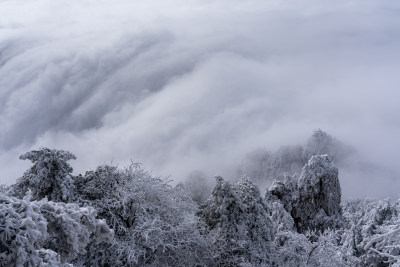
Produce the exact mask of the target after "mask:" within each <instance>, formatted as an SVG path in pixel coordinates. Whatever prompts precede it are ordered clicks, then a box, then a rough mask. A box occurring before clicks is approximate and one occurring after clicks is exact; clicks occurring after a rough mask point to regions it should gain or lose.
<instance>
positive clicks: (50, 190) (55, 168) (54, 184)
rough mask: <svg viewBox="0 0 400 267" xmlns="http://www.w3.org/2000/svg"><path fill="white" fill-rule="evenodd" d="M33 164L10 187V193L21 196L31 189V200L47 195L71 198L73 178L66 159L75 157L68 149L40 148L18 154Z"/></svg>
mask: <svg viewBox="0 0 400 267" xmlns="http://www.w3.org/2000/svg"><path fill="white" fill-rule="evenodd" d="M20 159H22V160H26V159H29V160H30V161H32V163H33V166H32V167H31V168H30V169H29V170H28V171H26V172H25V173H24V175H23V176H22V177H21V178H19V179H18V180H17V182H16V184H15V185H13V186H12V188H11V195H13V196H16V197H19V198H22V197H24V195H25V194H26V192H28V190H31V192H32V197H33V200H40V199H42V198H45V197H47V198H48V199H49V200H52V201H56V202H59V201H62V202H68V201H71V200H72V199H73V197H74V196H73V194H74V187H75V186H74V180H73V177H72V175H71V173H72V167H71V166H70V165H69V164H68V163H67V161H68V160H71V159H76V157H75V156H74V155H73V154H72V153H71V152H68V151H64V150H56V149H48V148H41V149H40V150H33V151H30V152H27V153H25V154H23V155H21V156H20Z"/></svg>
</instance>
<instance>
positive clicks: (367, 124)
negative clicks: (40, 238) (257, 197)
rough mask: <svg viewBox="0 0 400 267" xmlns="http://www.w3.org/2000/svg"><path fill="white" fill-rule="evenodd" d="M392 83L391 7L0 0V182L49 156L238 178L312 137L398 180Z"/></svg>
mask: <svg viewBox="0 0 400 267" xmlns="http://www.w3.org/2000/svg"><path fill="white" fill-rule="evenodd" d="M399 85H400V2H399V1H397V0H393V1H390V0H346V1H342V0H337V1H323V0H307V1H305V0H304V1H302V0H293V1H290V0H289V1H288V0H285V1H283V0H282V1H279V0H271V1H266V0H248V1H236V0H229V1H228V0H214V1H208V0H198V1H196V0H182V1H181V0H163V1H154V0H146V1H134V0H113V1H105V0H100V1H99V0H96V1H94V0H79V1H78V0H76V1H71V0H58V1H54V0H30V1H26V0H23V1H22V0H0V168H1V171H0V180H1V182H5V183H12V182H14V181H15V179H16V178H18V177H20V176H21V175H22V174H23V172H24V171H25V170H26V169H27V168H28V167H29V166H30V164H29V162H22V161H20V160H18V156H19V155H20V154H22V153H23V152H26V151H29V150H31V149H36V148H39V147H41V146H47V147H50V148H58V149H65V150H69V151H71V152H73V153H74V154H75V155H76V156H77V157H78V159H77V160H76V161H75V162H71V164H72V165H73V167H74V169H75V173H80V172H84V171H85V170H90V169H94V168H95V167H96V166H97V165H99V164H103V163H110V162H111V161H113V162H115V163H118V164H119V165H120V166H125V165H126V164H128V163H129V162H130V160H131V159H132V160H133V161H138V162H142V163H143V164H144V166H145V168H147V169H150V170H152V171H153V173H154V174H160V175H163V176H167V175H170V176H171V178H172V179H175V180H182V179H184V178H185V177H186V176H187V175H188V174H189V173H190V172H191V171H193V170H202V171H204V172H205V173H206V174H207V175H210V176H212V175H216V174H221V175H223V176H227V177H229V176H232V175H233V173H234V171H236V169H237V166H238V165H239V164H240V161H241V160H242V159H243V157H244V155H246V153H249V152H251V151H253V150H255V149H258V148H260V147H262V148H268V149H272V150H273V149H276V148H277V147H279V146H280V145H282V144H296V143H300V142H301V143H303V142H304V141H305V140H306V139H307V138H308V136H310V135H311V134H312V132H313V130H315V129H318V128H321V129H323V130H324V131H326V132H328V133H329V134H331V135H333V136H335V137H337V138H338V139H340V140H342V141H344V142H346V143H350V144H352V145H353V146H354V147H356V149H358V151H360V153H361V154H362V155H364V156H365V157H366V158H368V159H369V160H370V161H371V162H375V163H377V164H379V165H380V166H383V167H385V168H388V169H390V170H392V171H393V172H395V173H396V174H398V173H400V171H399V170H398V169H399V166H398V165H399V159H400V138H399V137H400V88H399ZM374 179H375V180H374V183H373V184H374V186H373V187H369V188H368V190H366V191H367V192H368V194H369V195H370V196H373V197H375V196H378V197H383V196H385V195H388V196H394V195H400V189H398V188H400V183H399V182H396V186H397V187H394V186H393V185H392V184H390V183H387V182H385V183H383V182H382V183H380V179H381V178H380V177H376V178H374ZM399 180H400V179H399ZM380 184H381V185H380ZM351 186H352V187H354V188H357V187H358V188H362V187H365V186H366V183H365V182H363V181H362V179H356V180H354V181H353V182H352V183H351ZM396 189H397V190H396ZM362 191H363V189H358V190H357V193H354V195H356V196H358V195H360V194H361V193H360V192H362ZM354 192H355V191H354ZM345 194H346V197H351V196H352V189H346V190H345ZM361 195H362V194H361Z"/></svg>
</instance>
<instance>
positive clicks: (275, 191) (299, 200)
mask: <svg viewBox="0 0 400 267" xmlns="http://www.w3.org/2000/svg"><path fill="white" fill-rule="evenodd" d="M266 200H267V201H272V202H273V201H275V202H276V201H279V202H280V203H281V204H282V205H283V207H284V208H285V210H286V211H287V212H288V213H289V214H290V215H291V216H292V218H293V220H294V223H295V227H296V229H297V231H298V232H304V231H306V230H307V229H317V230H324V229H326V228H336V227H339V226H341V225H342V215H341V208H340V200H341V189H340V184H339V178H338V169H337V168H336V167H335V166H334V165H333V158H332V157H331V156H329V155H322V156H312V157H311V159H310V160H309V161H308V163H307V164H306V165H305V166H304V167H303V169H302V172H301V175H300V177H299V178H298V179H296V177H294V176H286V178H285V180H284V182H274V183H273V185H272V187H271V188H270V190H269V191H268V192H267V194H266Z"/></svg>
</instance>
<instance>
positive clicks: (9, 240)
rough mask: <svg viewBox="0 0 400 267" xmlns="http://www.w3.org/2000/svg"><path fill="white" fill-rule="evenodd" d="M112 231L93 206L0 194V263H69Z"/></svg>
mask: <svg viewBox="0 0 400 267" xmlns="http://www.w3.org/2000/svg"><path fill="white" fill-rule="evenodd" d="M111 238H112V232H111V231H110V229H109V228H108V226H107V225H106V224H105V222H104V221H103V220H98V219H96V211H95V210H94V209H93V208H90V207H87V208H80V207H79V206H78V205H76V204H65V203H55V202H52V201H47V200H46V199H44V200H41V201H32V202H30V201H29V200H28V199H27V198H24V199H22V200H21V199H17V198H14V197H7V196H4V195H0V266H32V267H33V266H69V264H68V263H67V262H68V261H69V260H72V259H73V258H75V257H77V256H78V254H83V253H85V247H86V245H87V244H88V243H89V242H90V241H91V240H94V241H95V242H103V241H106V242H109V241H110V240H111Z"/></svg>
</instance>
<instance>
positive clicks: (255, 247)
mask: <svg viewBox="0 0 400 267" xmlns="http://www.w3.org/2000/svg"><path fill="white" fill-rule="evenodd" d="M216 179H217V184H216V186H215V188H214V190H213V192H212V195H211V196H210V198H209V199H208V200H207V201H206V202H205V203H204V204H203V205H201V206H200V207H199V211H198V213H197V215H198V216H199V217H200V218H201V219H202V220H203V221H204V222H205V223H206V225H207V226H208V230H207V236H208V237H209V238H210V239H211V240H212V242H213V245H214V247H215V250H214V255H213V257H214V260H215V264H216V265H217V266H251V265H264V266H265V265H269V264H271V262H272V260H271V258H272V255H271V254H272V248H271V241H272V240H273V236H274V233H273V225H272V222H271V220H270V217H269V215H268V213H267V210H266V207H265V206H264V204H263V201H262V199H261V196H260V192H259V190H258V188H257V186H256V185H254V184H253V183H251V182H250V181H249V180H248V179H246V178H243V179H241V180H240V181H239V182H238V184H236V185H231V183H229V182H228V181H225V180H224V179H222V177H217V178H216Z"/></svg>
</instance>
